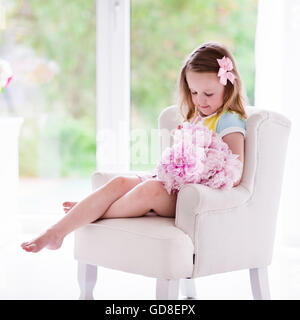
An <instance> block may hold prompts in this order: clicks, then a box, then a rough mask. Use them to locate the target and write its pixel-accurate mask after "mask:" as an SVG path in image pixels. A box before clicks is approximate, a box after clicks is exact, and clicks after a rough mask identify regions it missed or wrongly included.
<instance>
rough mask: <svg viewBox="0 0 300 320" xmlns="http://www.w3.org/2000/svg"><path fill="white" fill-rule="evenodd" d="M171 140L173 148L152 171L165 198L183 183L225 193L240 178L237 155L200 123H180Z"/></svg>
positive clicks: (177, 189) (168, 149)
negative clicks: (222, 190)
mask: <svg viewBox="0 0 300 320" xmlns="http://www.w3.org/2000/svg"><path fill="white" fill-rule="evenodd" d="M173 138H174V144H173V146H172V147H171V148H170V147H168V148H167V149H166V150H165V151H164V152H163V154H162V157H161V160H160V163H159V165H158V166H157V167H156V169H155V170H156V172H157V177H158V179H159V180H160V181H162V182H163V184H164V187H165V188H166V190H167V192H168V193H169V194H171V193H176V192H178V191H179V190H180V188H181V187H182V185H183V184H186V183H200V184H204V185H206V186H208V187H211V188H215V189H229V188H232V186H233V184H234V182H235V181H237V180H238V179H239V178H240V176H241V174H242V163H241V161H240V160H239V159H237V158H238V155H236V154H233V153H232V152H231V150H230V149H229V147H228V145H227V144H226V143H225V142H224V141H223V140H222V138H220V137H219V136H218V135H217V134H216V133H214V132H213V131H212V130H209V129H208V128H207V127H205V126H204V125H203V124H202V123H201V122H198V123H196V124H191V123H189V122H184V123H183V125H182V127H181V126H178V129H177V130H175V132H174V134H173Z"/></svg>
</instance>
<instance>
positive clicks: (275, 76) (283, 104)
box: [255, 0, 300, 246]
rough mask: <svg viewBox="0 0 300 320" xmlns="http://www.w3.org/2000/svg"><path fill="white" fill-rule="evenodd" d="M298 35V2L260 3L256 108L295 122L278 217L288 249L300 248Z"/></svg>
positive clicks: (263, 0)
mask: <svg viewBox="0 0 300 320" xmlns="http://www.w3.org/2000/svg"><path fill="white" fill-rule="evenodd" d="M299 34H300V1H299V0H259V3H258V20H257V30H256V48H255V58H256V81H255V105H256V106H257V107H262V108H266V109H269V110H273V111H276V112H280V113H282V114H284V115H286V116H287V117H288V118H289V119H290V120H291V121H292V129H291V134H290V139H289V145H288V154H287V160H286V167H285V174H284V180H283V187H282V197H281V203H280V211H279V216H278V231H279V233H280V238H281V241H282V242H283V243H284V244H285V245H288V246H300V233H299V229H300V205H299V196H300V194H299V190H300V186H299V185H298V183H299V181H300V148H299V146H300V126H299V124H298V121H299V117H300V99H299V98H300V78H299V77H300V38H299ZM274 143H276V141H274Z"/></svg>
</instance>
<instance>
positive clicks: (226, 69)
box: [217, 56, 235, 86]
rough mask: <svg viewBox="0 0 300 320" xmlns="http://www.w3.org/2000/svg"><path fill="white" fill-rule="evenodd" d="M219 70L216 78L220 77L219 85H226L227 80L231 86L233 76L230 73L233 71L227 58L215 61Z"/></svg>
mask: <svg viewBox="0 0 300 320" xmlns="http://www.w3.org/2000/svg"><path fill="white" fill-rule="evenodd" d="M217 60H218V63H219V66H220V69H219V72H218V77H220V83H222V84H223V85H224V86H226V84H227V79H228V80H229V81H230V82H231V83H232V84H233V82H234V79H235V76H234V74H233V73H232V72H230V71H231V70H232V69H233V64H232V61H231V60H230V59H229V58H228V57H225V56H224V57H223V58H222V59H217Z"/></svg>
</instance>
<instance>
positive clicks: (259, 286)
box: [249, 267, 271, 300]
mask: <svg viewBox="0 0 300 320" xmlns="http://www.w3.org/2000/svg"><path fill="white" fill-rule="evenodd" d="M249 271H250V281H251V288H252V294H253V298H254V300H270V299H271V297H270V289H269V281H268V269H267V268H266V267H265V268H253V269H249Z"/></svg>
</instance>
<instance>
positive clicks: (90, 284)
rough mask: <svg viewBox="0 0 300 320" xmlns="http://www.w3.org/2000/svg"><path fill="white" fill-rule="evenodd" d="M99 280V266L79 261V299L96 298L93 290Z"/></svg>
mask: <svg viewBox="0 0 300 320" xmlns="http://www.w3.org/2000/svg"><path fill="white" fill-rule="evenodd" d="M96 281H97V266H94V265H91V264H85V263H82V262H78V283H79V288H80V297H79V300H94V297H93V290H94V287H95V284H96Z"/></svg>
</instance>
